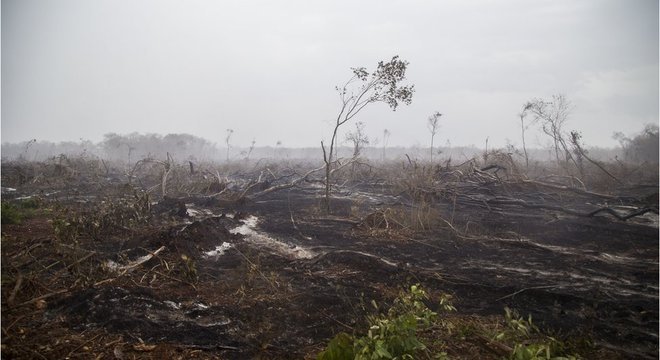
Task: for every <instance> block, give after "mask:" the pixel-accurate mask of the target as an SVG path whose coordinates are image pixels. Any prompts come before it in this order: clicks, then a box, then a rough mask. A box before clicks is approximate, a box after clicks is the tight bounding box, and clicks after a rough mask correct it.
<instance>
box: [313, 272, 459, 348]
mask: <svg viewBox="0 0 660 360" xmlns="http://www.w3.org/2000/svg"><path fill="white" fill-rule="evenodd" d="M427 299H428V296H427V294H426V292H425V291H424V290H423V289H422V288H421V287H419V286H418V285H413V286H411V287H410V292H407V293H402V294H401V295H400V296H399V297H398V298H397V299H396V300H395V301H394V305H393V306H392V307H391V308H390V309H389V310H388V311H387V314H384V315H377V316H369V317H367V320H368V323H369V330H368V331H367V334H366V335H363V336H360V337H356V336H353V335H349V334H346V333H340V334H338V335H337V336H335V337H334V338H333V339H332V340H330V342H329V343H328V347H327V348H326V350H324V351H322V352H321V353H319V354H318V356H317V359H319V360H344V359H356V360H362V359H414V355H415V354H416V353H418V352H420V351H423V350H426V345H424V344H423V343H422V342H421V341H419V339H418V338H417V331H419V330H423V329H425V328H428V327H429V326H431V325H432V324H433V322H434V320H435V319H436V317H437V315H438V314H437V313H435V312H433V311H431V309H429V308H428V307H427V306H426V304H425V303H424V300H427ZM440 307H441V309H443V310H454V307H453V306H452V305H451V304H450V303H449V302H448V298H447V297H443V299H442V301H441V303H440Z"/></svg>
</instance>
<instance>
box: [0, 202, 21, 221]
mask: <svg viewBox="0 0 660 360" xmlns="http://www.w3.org/2000/svg"><path fill="white" fill-rule="evenodd" d="M0 217H1V218H2V220H1V221H2V224H3V225H7V224H18V223H20V222H21V220H23V215H22V214H21V212H20V209H19V208H17V207H16V206H15V205H14V204H11V203H8V202H6V201H3V202H2V209H1V212H0Z"/></svg>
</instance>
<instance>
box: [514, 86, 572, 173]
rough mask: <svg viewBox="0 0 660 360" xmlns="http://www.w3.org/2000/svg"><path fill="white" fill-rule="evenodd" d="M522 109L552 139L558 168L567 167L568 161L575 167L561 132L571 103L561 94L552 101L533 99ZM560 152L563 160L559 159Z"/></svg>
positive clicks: (569, 111) (554, 96)
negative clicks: (529, 114) (530, 114)
mask: <svg viewBox="0 0 660 360" xmlns="http://www.w3.org/2000/svg"><path fill="white" fill-rule="evenodd" d="M524 109H526V110H528V111H529V112H531V113H532V114H533V115H534V120H533V121H540V122H541V129H542V130H543V132H544V133H545V134H546V135H548V136H549V137H551V138H552V141H553V145H554V146H553V149H554V152H555V159H556V160H557V164H558V165H560V166H561V165H562V164H563V165H567V164H568V162H569V161H572V162H573V163H574V164H575V166H576V167H577V166H578V164H577V163H576V161H575V159H574V158H573V156H572V155H571V151H570V149H569V148H568V145H567V143H566V139H565V134H564V130H563V127H564V124H565V123H566V120H567V119H568V116H569V115H570V113H571V111H572V106H571V103H570V101H569V100H568V99H566V96H564V95H562V94H559V95H553V96H552V101H545V100H542V99H533V100H531V101H529V102H528V103H527V104H525V106H524ZM562 152H563V159H561V158H560V154H561V153H562ZM566 170H568V169H566Z"/></svg>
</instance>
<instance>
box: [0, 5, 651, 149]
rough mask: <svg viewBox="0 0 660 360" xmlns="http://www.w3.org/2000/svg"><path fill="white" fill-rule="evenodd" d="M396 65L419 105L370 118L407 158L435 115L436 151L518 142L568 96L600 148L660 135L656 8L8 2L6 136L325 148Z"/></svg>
mask: <svg viewBox="0 0 660 360" xmlns="http://www.w3.org/2000/svg"><path fill="white" fill-rule="evenodd" d="M395 54H398V55H400V56H401V58H403V59H406V60H408V61H409V62H410V66H409V70H408V74H407V78H408V79H409V81H410V82H411V83H414V84H415V86H416V89H417V91H416V93H415V96H414V98H413V103H412V105H410V106H408V107H406V106H403V107H400V108H399V109H398V110H397V111H396V112H391V111H389V108H388V107H387V106H385V105H382V104H378V105H375V106H373V107H371V108H368V109H367V110H366V111H365V112H364V113H363V114H361V116H360V118H359V119H358V120H360V121H363V122H364V123H365V124H366V127H365V129H366V132H367V134H368V135H369V137H370V138H371V139H372V140H373V139H376V138H379V137H381V136H382V133H383V129H385V128H387V129H389V131H390V132H391V134H392V135H391V137H390V138H389V142H388V144H389V145H392V146H397V145H399V146H407V145H415V144H422V145H425V144H427V142H428V140H429V133H428V130H427V128H426V125H425V122H426V118H427V117H428V116H429V115H430V114H431V113H433V112H434V111H436V110H437V111H440V112H441V113H443V114H445V115H444V116H443V117H442V120H441V128H440V131H439V132H438V135H437V137H436V144H442V145H444V144H445V143H446V141H447V140H449V141H450V142H451V144H452V145H470V144H476V145H478V146H482V145H483V143H484V141H485V139H486V137H489V144H492V146H503V145H504V144H505V143H506V141H507V139H508V140H510V141H511V142H512V143H514V144H517V143H519V136H518V134H519V130H520V129H519V123H518V118H517V116H516V114H517V113H518V112H519V111H520V108H521V106H522V104H523V103H524V102H525V101H527V100H529V99H531V98H533V97H541V98H549V97H550V96H551V95H552V94H555V93H564V94H566V96H567V97H568V98H569V99H571V100H572V102H573V105H574V106H575V108H574V111H573V113H572V116H571V118H570V119H569V121H568V124H567V130H572V129H575V130H579V131H582V132H583V135H584V141H585V142H586V143H587V144H588V145H598V146H614V145H616V142H615V141H614V140H613V139H612V138H611V136H612V133H613V132H614V131H624V132H627V133H632V132H637V131H639V130H640V129H641V128H642V127H643V125H644V124H645V123H657V122H658V1H657V0H634V1H631V0H617V1H614V0H583V1H574V0H561V1H558V0H548V1H545V0H539V1H529V0H507V1H486V0H482V1H481V0H480V1H476V0H475V1H463V0H450V1H405V2H404V1H278V2H275V1H265V0H264V1H201V0H192V1H174V0H159V1H155V0H154V1H147V0H132V1H128V0H125V1H110V0H95V1H88V0H59V1H46V0H3V1H2V136H1V137H2V141H3V142H18V141H23V140H28V139H32V138H36V139H39V140H51V141H62V140H78V139H80V138H84V139H90V140H93V141H99V140H101V139H102V136H103V134H105V133H109V132H116V133H129V132H133V131H137V132H142V133H160V134H167V133H189V134H193V135H197V136H201V137H204V138H206V139H208V140H210V141H212V142H217V143H218V144H222V143H223V142H224V137H225V134H226V132H225V131H226V129H227V128H231V129H234V130H235V132H234V135H233V137H232V143H234V144H236V145H238V146H249V144H250V143H251V141H252V140H253V139H254V140H256V144H257V146H266V145H271V146H273V145H275V143H276V142H277V141H281V142H282V144H283V145H284V146H288V147H298V146H300V147H302V146H318V145H319V143H320V141H321V140H322V139H325V140H326V141H328V140H327V139H328V137H329V135H330V121H332V120H333V119H334V117H335V116H336V112H337V111H338V107H339V99H338V96H337V95H336V92H335V91H334V86H335V85H338V84H340V83H342V82H343V81H345V80H347V79H348V78H349V77H350V75H351V73H350V69H349V68H350V67H357V66H365V67H367V68H368V69H373V68H374V66H375V64H376V63H377V62H378V61H379V60H388V59H390V58H391V56H392V55H395ZM344 130H346V131H347V130H352V126H347V127H345V128H344ZM342 139H343V137H342ZM545 144H546V140H545V139H544V138H543V137H542V136H540V135H534V134H532V135H530V137H529V138H528V145H531V146H543V145H545Z"/></svg>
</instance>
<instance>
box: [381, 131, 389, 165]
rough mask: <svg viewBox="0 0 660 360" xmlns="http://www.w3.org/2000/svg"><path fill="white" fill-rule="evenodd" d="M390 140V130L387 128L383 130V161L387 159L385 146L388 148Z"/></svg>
mask: <svg viewBox="0 0 660 360" xmlns="http://www.w3.org/2000/svg"><path fill="white" fill-rule="evenodd" d="M389 140H390V131H389V130H387V129H384V130H383V158H382V161H385V148H387V143H388V141H389Z"/></svg>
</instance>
